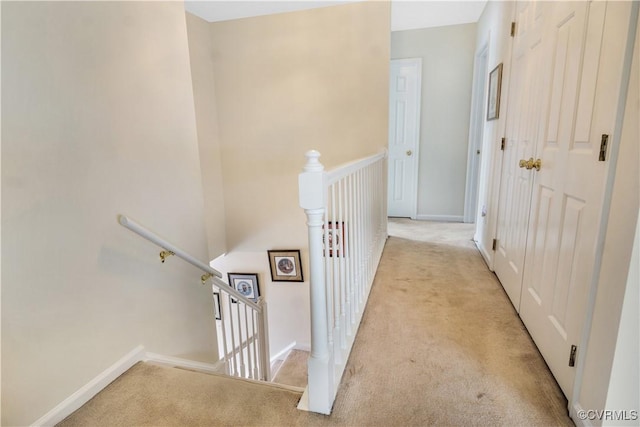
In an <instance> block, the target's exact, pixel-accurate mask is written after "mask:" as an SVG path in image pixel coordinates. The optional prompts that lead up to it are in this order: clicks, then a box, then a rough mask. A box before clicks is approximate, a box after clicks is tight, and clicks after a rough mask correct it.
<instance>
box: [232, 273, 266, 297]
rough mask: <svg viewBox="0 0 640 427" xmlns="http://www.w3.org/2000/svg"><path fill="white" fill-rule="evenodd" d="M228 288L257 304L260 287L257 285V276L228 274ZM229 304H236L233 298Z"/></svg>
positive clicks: (253, 274)
mask: <svg viewBox="0 0 640 427" xmlns="http://www.w3.org/2000/svg"><path fill="white" fill-rule="evenodd" d="M227 276H228V277H229V286H231V287H232V288H233V289H235V290H236V291H238V292H240V293H241V294H242V295H244V296H245V297H247V298H248V299H250V300H252V301H253V302H258V297H259V296H260V286H259V285H258V275H257V274H255V273H228V274H227ZM231 302H237V301H236V300H235V298H231Z"/></svg>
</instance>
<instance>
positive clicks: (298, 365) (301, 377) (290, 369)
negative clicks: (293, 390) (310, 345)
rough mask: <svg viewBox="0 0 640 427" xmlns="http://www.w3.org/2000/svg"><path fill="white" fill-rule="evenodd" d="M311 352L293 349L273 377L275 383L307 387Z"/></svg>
mask: <svg viewBox="0 0 640 427" xmlns="http://www.w3.org/2000/svg"><path fill="white" fill-rule="evenodd" d="M309 354H310V353H309V352H308V351H303V350H295V349H294V350H291V352H289V355H288V356H287V358H286V359H285V360H284V362H283V363H282V366H281V367H280V369H278V373H277V374H276V375H275V377H274V378H273V382H274V383H278V384H285V385H290V386H294V387H302V388H305V387H306V386H307V360H308V359H309Z"/></svg>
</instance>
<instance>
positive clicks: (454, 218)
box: [415, 215, 463, 222]
mask: <svg viewBox="0 0 640 427" xmlns="http://www.w3.org/2000/svg"><path fill="white" fill-rule="evenodd" d="M415 219H417V220H418V221H439V222H463V216H462V215H416V218H415Z"/></svg>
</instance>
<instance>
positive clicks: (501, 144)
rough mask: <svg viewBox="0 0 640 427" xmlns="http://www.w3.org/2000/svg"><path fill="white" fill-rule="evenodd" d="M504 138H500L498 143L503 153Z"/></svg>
mask: <svg viewBox="0 0 640 427" xmlns="http://www.w3.org/2000/svg"><path fill="white" fill-rule="evenodd" d="M504 140H505V138H502V141H501V142H500V150H502V151H504V142H505V141H504Z"/></svg>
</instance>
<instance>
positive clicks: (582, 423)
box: [569, 402, 593, 427]
mask: <svg viewBox="0 0 640 427" xmlns="http://www.w3.org/2000/svg"><path fill="white" fill-rule="evenodd" d="M579 413H583V414H584V413H585V412H584V408H582V405H580V404H579V403H577V402H576V403H574V404H573V406H571V405H569V416H570V417H571V421H573V422H574V423H575V425H576V427H593V424H591V421H589V420H587V419H584V420H583V419H581V418H580V417H579V416H578V414H579Z"/></svg>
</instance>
